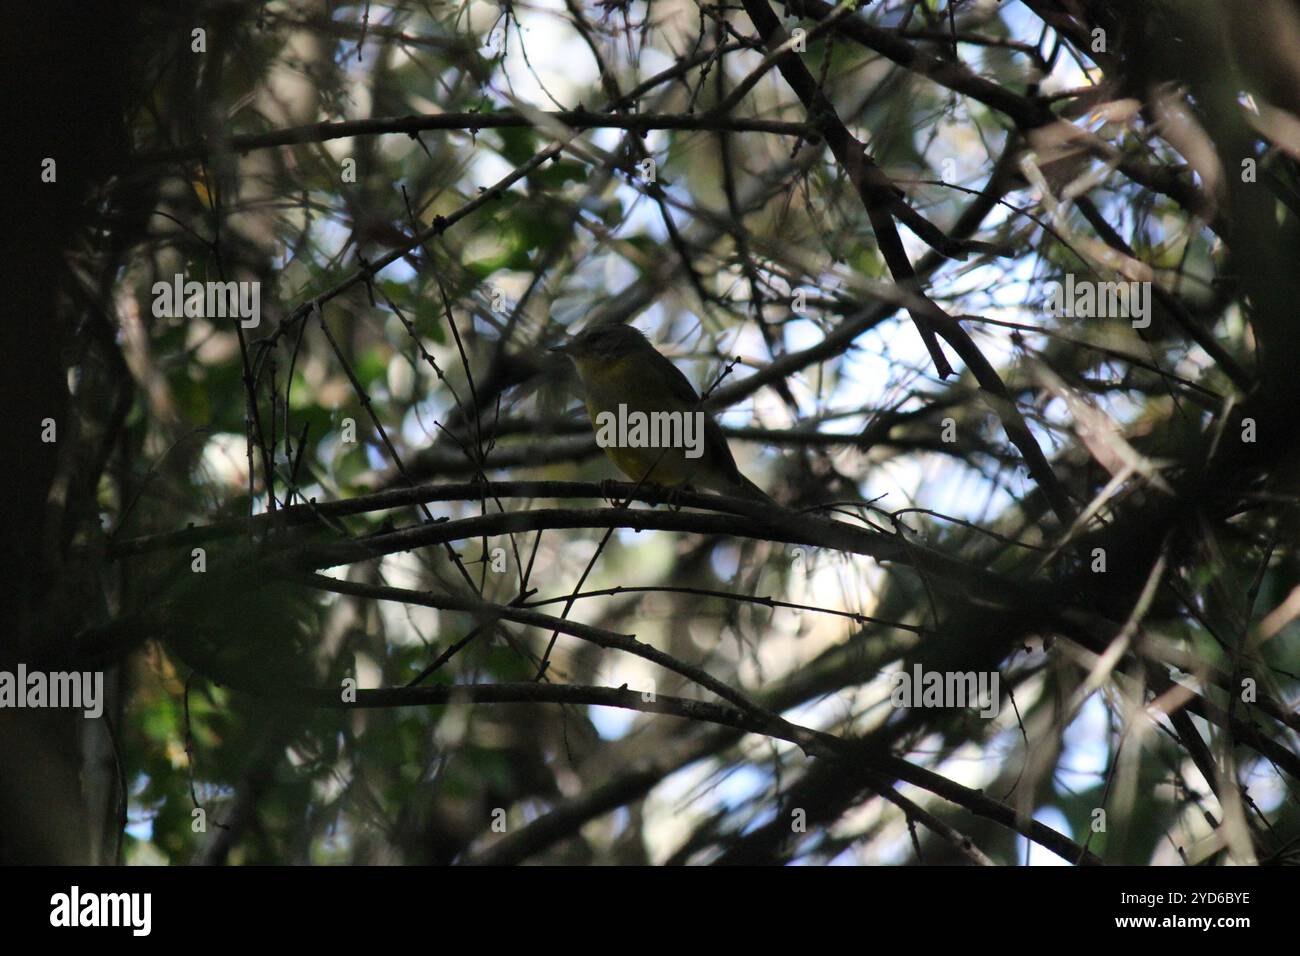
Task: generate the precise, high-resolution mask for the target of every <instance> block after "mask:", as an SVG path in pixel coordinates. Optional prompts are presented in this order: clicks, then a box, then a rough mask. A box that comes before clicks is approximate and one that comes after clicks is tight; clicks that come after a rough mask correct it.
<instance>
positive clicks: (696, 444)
mask: <svg viewBox="0 0 1300 956" xmlns="http://www.w3.org/2000/svg"><path fill="white" fill-rule="evenodd" d="M551 351H552V352H558V353H560V354H562V355H564V356H566V357H567V358H568V359H569V361H571V362H572V363H573V365H574V366H575V367H576V369H577V371H578V376H579V378H581V379H582V385H583V389H584V391H585V392H586V404H587V413H588V415H589V416H590V417H591V424H592V427H593V428H595V429H596V433H597V440H598V442H599V443H600V444H601V445H602V446H603V447H604V450H605V454H606V455H608V456H609V459H610V460H611V461H612V462H613V463H614V464H615V465H616V466H617V467H618V469H619V471H621V472H623V474H625V475H626V476H627V477H628V478H630V479H631V480H632V481H635V482H652V483H654V484H658V485H663V486H665V487H668V488H673V489H681V488H693V489H696V490H708V491H715V492H718V493H719V494H724V495H731V496H734V497H737V498H745V499H748V500H749V501H754V502H759V503H762V504H766V505H773V506H777V507H779V505H777V503H776V501H775V500H773V499H772V498H771V497H770V496H769V495H768V494H767V493H766V492H764V491H763V489H761V488H759V487H758V485H756V484H754V483H753V482H752V481H750V480H749V479H748V478H746V477H745V476H744V475H743V474H741V473H740V469H739V468H737V467H736V459H735V458H733V457H732V454H731V449H730V448H729V447H728V445H727V439H726V436H724V435H723V434H722V429H721V428H720V427H719V426H718V423H717V422H716V421H714V420H713V418H712V416H710V415H709V414H708V413H707V412H705V411H704V410H703V409H702V407H701V406H702V400H701V399H700V396H699V394H698V393H697V392H696V391H695V388H694V386H692V385H691V383H690V380H689V379H688V378H687V377H686V376H685V375H684V374H682V372H681V370H680V369H678V368H677V366H676V365H674V364H673V363H672V362H671V361H670V360H669V359H667V358H666V357H665V356H664V355H662V354H661V353H660V352H659V350H658V349H656V348H655V347H654V346H653V345H651V344H650V341H649V340H648V339H647V338H646V337H645V336H644V335H643V334H642V333H641V332H640V331H639V330H638V329H635V328H633V327H632V326H629V325H617V324H611V325H597V326H592V327H590V328H587V329H584V330H583V331H582V332H580V333H578V334H577V335H576V336H574V337H573V338H571V339H569V340H568V341H567V342H565V343H564V344H562V345H558V346H555V347H553V348H552V349H551ZM664 412H667V413H670V414H673V415H675V421H677V422H683V423H688V424H683V431H681V432H680V433H676V432H675V433H673V434H674V437H676V438H679V439H681V440H675V441H672V442H670V443H662V442H661V443H660V444H659V445H657V446H649V445H646V444H645V443H644V441H642V442H640V443H638V442H637V441H636V435H635V432H634V427H635V422H636V417H635V416H636V415H637V413H639V415H640V416H641V420H642V421H651V422H659V423H663V422H666V421H667V420H668V419H666V418H658V417H655V416H659V415H660V414H661V413H664ZM687 416H690V418H689V420H688V419H687ZM627 423H631V424H632V426H633V427H629V428H626V429H623V425H624V424H627ZM620 429H623V430H621V431H620ZM624 432H625V433H624ZM610 439H613V440H610ZM627 439H631V440H630V441H629V440H627Z"/></svg>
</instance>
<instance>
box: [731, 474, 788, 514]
mask: <svg viewBox="0 0 1300 956" xmlns="http://www.w3.org/2000/svg"><path fill="white" fill-rule="evenodd" d="M736 496H737V497H739V498H748V499H749V500H750V501H757V502H759V503H761V504H765V505H772V506H774V507H777V508H779V507H781V506H780V505H779V504H778V503H777V500H776V499H775V498H773V497H772V496H771V495H769V494H768V493H767V492H766V491H764V490H763V489H762V488H760V487H758V485H756V484H754V483H753V482H752V481H750V480H749V479H748V478H746V477H745V476H744V475H741V476H740V484H739V485H737V486H736Z"/></svg>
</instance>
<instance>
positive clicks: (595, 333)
mask: <svg viewBox="0 0 1300 956" xmlns="http://www.w3.org/2000/svg"><path fill="white" fill-rule="evenodd" d="M647 349H649V350H651V351H653V350H654V346H653V345H651V344H650V342H649V341H648V340H647V339H646V337H645V336H644V335H642V334H641V333H640V332H639V331H637V330H636V329H634V328H632V327H631V326H630V325H596V326H592V327H591V328H587V329H583V330H582V331H581V332H579V333H578V334H577V335H575V336H574V337H573V338H571V339H569V340H568V341H567V342H565V343H564V344H563V345H557V346H555V347H554V348H552V349H551V351H552V352H559V353H560V354H562V355H567V356H568V357H569V358H571V359H573V360H574V361H575V362H576V361H578V360H580V359H596V360H604V361H612V360H616V359H622V358H626V357H627V356H629V355H636V354H638V353H641V352H645V351H646V350H647Z"/></svg>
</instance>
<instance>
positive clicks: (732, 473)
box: [655, 349, 745, 483]
mask: <svg viewBox="0 0 1300 956" xmlns="http://www.w3.org/2000/svg"><path fill="white" fill-rule="evenodd" d="M655 355H656V357H658V359H659V360H660V361H661V362H662V363H663V365H664V366H665V367H664V370H663V371H664V379H665V380H666V381H667V383H668V390H669V391H670V392H672V394H673V397H674V398H676V399H679V400H680V401H683V402H686V403H687V404H688V405H689V406H690V407H691V409H692V410H695V411H704V410H703V409H702V408H700V396H699V393H698V392H696V391H695V386H694V385H692V384H691V380H690V379H689V378H687V377H686V375H685V373H683V372H682V370H681V369H679V368H678V367H677V366H676V365H674V364H673V363H672V361H671V360H670V359H669V358H668V357H667V356H665V355H664V354H663V353H661V352H660V351H659V350H658V349H656V350H655ZM704 447H705V451H706V455H707V459H708V460H709V461H713V462H716V463H717V466H718V469H719V470H720V471H722V472H723V473H724V474H725V476H726V477H727V479H728V480H730V481H733V482H737V483H740V482H743V481H744V480H745V479H744V478H743V476H742V475H741V474H740V469H739V468H737V467H736V459H735V458H733V457H732V455H731V446H729V445H728V444H727V436H726V435H724V434H722V428H721V427H720V426H719V425H718V423H717V422H715V421H714V420H713V416H712V415H710V414H709V413H708V412H705V413H704Z"/></svg>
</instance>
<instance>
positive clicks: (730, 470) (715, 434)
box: [704, 412, 745, 484]
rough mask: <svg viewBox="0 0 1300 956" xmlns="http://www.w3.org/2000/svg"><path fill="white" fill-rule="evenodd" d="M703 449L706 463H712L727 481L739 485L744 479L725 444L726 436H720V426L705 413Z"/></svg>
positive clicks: (728, 447)
mask: <svg viewBox="0 0 1300 956" xmlns="http://www.w3.org/2000/svg"><path fill="white" fill-rule="evenodd" d="M704 447H705V454H706V456H707V458H706V460H707V461H712V462H714V463H715V464H716V465H717V467H718V470H719V471H721V472H722V473H723V474H724V475H726V477H727V479H728V480H729V481H732V482H735V483H737V484H741V483H743V482H744V481H745V477H744V476H743V475H742V474H741V473H740V469H739V468H738V467H736V459H735V458H733V457H732V455H731V446H730V445H728V444H727V436H726V435H724V434H722V426H720V425H719V424H718V423H717V422H715V421H714V420H713V416H712V415H710V414H708V413H707V412H705V414H704Z"/></svg>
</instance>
